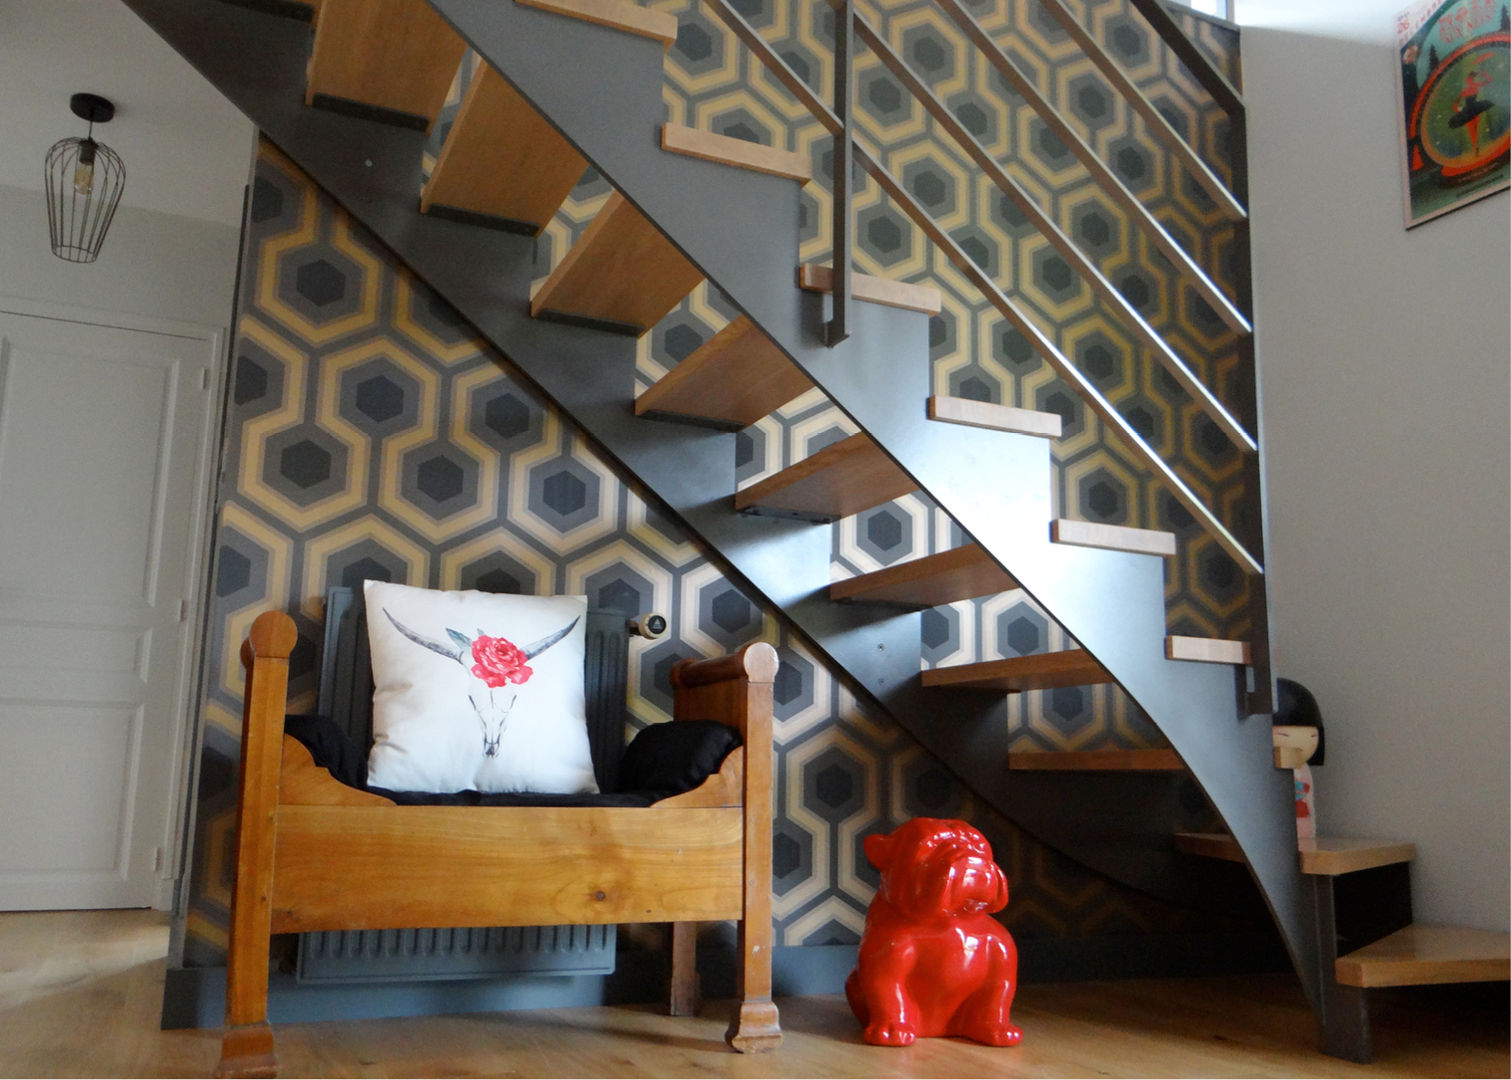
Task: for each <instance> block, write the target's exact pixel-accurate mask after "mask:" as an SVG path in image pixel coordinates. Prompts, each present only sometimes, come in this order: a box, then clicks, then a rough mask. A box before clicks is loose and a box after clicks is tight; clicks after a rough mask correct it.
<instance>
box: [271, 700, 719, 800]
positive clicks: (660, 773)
mask: <svg viewBox="0 0 1511 1080" xmlns="http://www.w3.org/2000/svg"><path fill="white" fill-rule="evenodd" d="M283 730H284V731H286V732H288V734H290V735H292V736H293V737H294V738H295V739H297V740H299V742H301V743H302V744H303V745H304V747H305V748H306V749H307V750H309V752H310V756H311V757H313V758H314V759H315V764H316V765H318V766H320V767H321V768H322V769H328V770H330V774H331V775H332V776H334V777H335V778H336V779H337V780H339V781H340V782H341V783H343V784H345V785H347V786H348V787H354V788H357V789H359V790H361V791H370V792H371V793H372V794H374V795H381V796H383V798H385V799H392V800H393V801H394V802H396V803H399V804H400V805H402V806H650V805H651V804H652V803H654V802H656V801H657V800H660V799H667V798H670V797H671V796H673V795H680V794H682V793H683V792H684V791H691V790H692V789H693V788H695V787H697V786H698V785H699V784H701V783H703V781H704V780H707V779H708V778H709V777H710V776H712V775H713V774H714V773H716V772H718V771H719V766H720V765H721V764H723V761H724V758H725V756H726V755H727V754H728V753H729V752H730V751H731V750H733V749H734V748H735V747H737V746H739V745H740V736H739V734H738V733H737V732H736V731H735V730H734V729H733V728H731V727H727V726H726V725H724V724H721V723H719V722H718V721H717V720H674V721H672V722H670V723H666V724H652V725H651V726H650V727H648V728H646V729H645V730H643V731H641V732H640V733H639V734H638V735H636V736H635V738H634V739H633V740H632V741H631V742H630V745H629V746H628V747H627V748H626V749H625V751H624V760H623V762H622V763H621V764H620V766H619V790H618V791H616V792H603V793H600V794H596V795H581V794H575V795H550V794H541V793H537V792H509V793H483V792H478V791H453V792H447V793H445V794H435V793H432V792H426V791H389V790H387V789H385V788H376V787H373V788H370V787H368V786H367V754H366V753H364V752H363V751H362V750H361V748H359V747H358V746H357V745H356V743H354V742H353V741H352V739H351V738H350V736H348V735H347V734H346V732H344V731H342V730H341V728H340V726H339V725H337V724H336V722H335V721H333V720H331V719H330V718H329V717H327V716H315V715H298V716H287V717H285V718H284V721H283Z"/></svg>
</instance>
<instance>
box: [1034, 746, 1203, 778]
mask: <svg viewBox="0 0 1511 1080" xmlns="http://www.w3.org/2000/svg"><path fill="white" fill-rule="evenodd" d="M1007 767H1008V768H1009V769H1021V770H1037V771H1040V772H1183V771H1185V768H1186V766H1185V764H1184V763H1183V762H1182V761H1181V759H1180V755H1179V754H1177V753H1176V752H1175V751H1174V750H1165V749H1152V750H1075V751H1068V752H1060V753H1056V752H1053V751H1034V752H1031V753H1023V754H1008V755H1007Z"/></svg>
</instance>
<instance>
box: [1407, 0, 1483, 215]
mask: <svg viewBox="0 0 1511 1080" xmlns="http://www.w3.org/2000/svg"><path fill="white" fill-rule="evenodd" d="M1396 48H1397V58H1398V59H1399V61H1400V63H1399V66H1398V75H1399V78H1398V81H1397V86H1398V89H1399V91H1400V105H1401V114H1400V115H1401V122H1402V128H1401V132H1402V139H1403V144H1404V155H1403V161H1402V165H1403V175H1404V187H1405V196H1406V227H1407V228H1408V229H1409V228H1411V227H1412V226H1414V225H1420V224H1421V223H1422V222H1424V221H1427V220H1429V219H1431V218H1435V217H1439V216H1440V215H1442V214H1446V213H1448V212H1449V211H1451V210H1456V209H1458V208H1459V207H1461V206H1464V205H1466V204H1468V203H1471V202H1474V201H1475V200H1476V199H1482V198H1484V197H1485V196H1486V195H1490V194H1493V193H1494V192H1497V191H1502V190H1504V189H1505V188H1507V187H1508V186H1511V0H1447V2H1446V3H1445V2H1444V0H1420V2H1419V3H1417V4H1414V5H1413V6H1412V7H1410V8H1408V9H1407V10H1405V11H1403V12H1401V13H1400V14H1399V15H1397V16H1396Z"/></svg>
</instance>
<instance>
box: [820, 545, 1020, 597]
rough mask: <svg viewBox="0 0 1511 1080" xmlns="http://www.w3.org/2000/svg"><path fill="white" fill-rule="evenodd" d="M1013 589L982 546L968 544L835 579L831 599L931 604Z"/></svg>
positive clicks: (1013, 583)
mask: <svg viewBox="0 0 1511 1080" xmlns="http://www.w3.org/2000/svg"><path fill="white" fill-rule="evenodd" d="M1017 587H1018V583H1017V582H1016V581H1014V580H1013V578H1012V576H1011V575H1009V574H1008V573H1007V572H1006V571H1005V570H1003V569H1002V567H1000V566H998V565H997V563H996V561H995V560H994V559H993V558H992V557H991V556H990V555H988V554H987V553H986V551H985V550H984V549H983V548H981V547H980V546H979V545H977V544H966V545H965V546H964V547H957V548H950V549H949V550H948V551H940V552H936V553H935V554H933V555H925V556H924V557H923V558H921V559H909V560H908V561H907V562H902V563H894V564H893V565H892V566H886V567H883V568H882V569H880V570H873V571H871V572H870V573H868V574H857V575H856V576H855V577H852V578H846V579H845V580H843V581H836V582H834V583H833V584H831V585H830V586H829V599H831V600H856V601H863V602H865V603H874V604H903V605H906V606H908V607H915V608H930V607H938V606H939V605H940V604H950V603H953V602H955V601H956V600H969V599H971V598H972V597H975V596H990V595H992V594H993V593H1000V592H1007V591H1008V590H1009V589H1016V588H1017Z"/></svg>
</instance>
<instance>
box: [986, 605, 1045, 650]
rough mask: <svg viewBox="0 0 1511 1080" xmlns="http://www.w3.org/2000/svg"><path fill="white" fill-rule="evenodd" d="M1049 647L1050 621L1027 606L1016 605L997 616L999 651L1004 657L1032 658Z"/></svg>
mask: <svg viewBox="0 0 1511 1080" xmlns="http://www.w3.org/2000/svg"><path fill="white" fill-rule="evenodd" d="M1048 645H1049V620H1048V619H1046V618H1045V617H1044V616H1043V615H1041V614H1039V613H1038V612H1037V611H1035V610H1034V609H1033V608H1031V607H1029V606H1028V605H1027V604H1014V605H1013V606H1012V607H1010V608H1008V609H1007V610H1006V611H1004V612H1002V614H1000V615H998V616H997V651H998V652H1000V653H1001V654H1002V655H1003V656H1032V655H1034V654H1035V653H1040V652H1043V651H1044V650H1045V649H1046V648H1047V647H1048Z"/></svg>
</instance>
